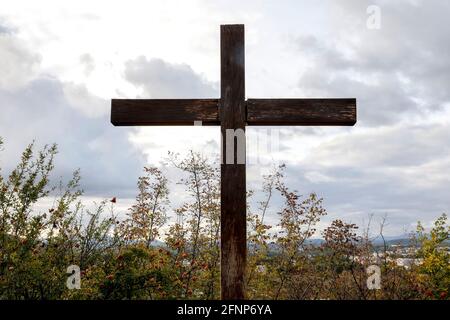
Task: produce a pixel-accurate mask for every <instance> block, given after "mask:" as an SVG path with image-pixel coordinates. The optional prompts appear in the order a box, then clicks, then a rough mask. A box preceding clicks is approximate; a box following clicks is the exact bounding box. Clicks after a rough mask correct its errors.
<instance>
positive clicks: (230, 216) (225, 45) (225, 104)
mask: <svg viewBox="0 0 450 320" xmlns="http://www.w3.org/2000/svg"><path fill="white" fill-rule="evenodd" d="M220 40H221V41H220V56H221V100H220V106H219V110H220V123H221V131H222V139H223V140H222V141H223V142H222V165H221V294H222V299H224V300H230V299H244V298H245V295H244V292H245V285H244V283H245V282H244V274H245V265H246V258H247V240H246V237H247V232H246V230H247V229H246V228H247V215H246V209H247V206H246V196H247V195H246V185H245V184H246V179H245V164H238V163H237V143H236V144H235V146H234V164H227V163H226V145H227V139H226V133H225V130H226V129H233V130H236V129H242V130H245V121H246V119H245V70H244V68H245V67H244V64H245V61H244V56H245V55H244V25H222V26H221V28H220ZM244 147H245V146H244Z"/></svg>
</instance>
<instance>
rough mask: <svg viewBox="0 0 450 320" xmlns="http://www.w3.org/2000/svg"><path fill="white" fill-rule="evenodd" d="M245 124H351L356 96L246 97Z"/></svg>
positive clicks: (354, 121)
mask: <svg viewBox="0 0 450 320" xmlns="http://www.w3.org/2000/svg"><path fill="white" fill-rule="evenodd" d="M247 123H248V124H249V125H254V126H255V125H256V126H257V125H260V126H295V125H299V126H312V125H317V126H353V125H354V124H355V123H356V99H248V100H247Z"/></svg>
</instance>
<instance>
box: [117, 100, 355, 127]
mask: <svg viewBox="0 0 450 320" xmlns="http://www.w3.org/2000/svg"><path fill="white" fill-rule="evenodd" d="M219 102H220V99H113V100H112V103H111V122H112V124H113V125H115V126H167V125H172V126H176V125H178V126H183V125H186V126H189V125H190V126H192V125H194V121H202V125H220V119H219ZM245 105H246V123H247V125H251V126H308V125H311V126H312V125H317V126H352V125H354V124H355V123H356V99H248V100H247V101H246V102H245Z"/></svg>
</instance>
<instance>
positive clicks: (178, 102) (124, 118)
mask: <svg viewBox="0 0 450 320" xmlns="http://www.w3.org/2000/svg"><path fill="white" fill-rule="evenodd" d="M218 104H219V100H218V99H113V100H111V123H112V124H113V125H115V126H167V125H171V126H174V125H191V126H192V125H194V121H202V125H219V110H218Z"/></svg>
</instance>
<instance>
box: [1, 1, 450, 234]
mask: <svg viewBox="0 0 450 320" xmlns="http://www.w3.org/2000/svg"><path fill="white" fill-rule="evenodd" d="M371 5H375V6H377V7H376V8H379V10H380V14H381V15H380V17H381V20H380V21H379V22H380V24H379V27H380V28H373V27H374V25H373V24H370V23H369V27H368V25H367V22H368V19H373V18H374V17H375V16H374V15H373V12H374V11H372V9H373V8H374V7H370V8H372V9H370V8H369V6H371ZM368 8H369V13H368V11H367V9H368ZM449 16H450V2H449V1H442V0H440V1H439V0H436V1H431V0H426V1H425V0H424V1H420V0H403V1H375V0H372V1H365V0H340V1H338V0H333V1H320V3H319V1H313V0H310V1H306V0H302V1H300V0H295V1H294V0H293V1H262V0H259V1H257V0H250V1H234V0H232V1H229V0H227V1H211V0H197V1H186V0H185V1H167V0H162V1H155V0H152V1H132V0H128V1H114V2H113V1H93V0H89V1H81V0H77V1H70V2H68V1H64V2H63V1H47V0H41V1H20V0H15V1H6V0H0V136H2V137H3V138H4V140H5V145H4V150H3V151H2V152H1V157H0V161H1V167H2V168H4V169H3V174H5V173H7V172H8V170H10V169H11V168H12V167H13V166H14V165H15V164H16V163H17V161H18V159H19V156H20V152H21V151H22V150H23V148H24V147H25V146H26V145H27V144H28V143H29V142H31V141H32V140H33V139H36V142H37V145H38V146H42V145H44V144H46V143H53V142H56V143H57V144H58V145H59V150H60V154H59V155H58V158H57V162H56V173H55V176H56V177H62V178H63V180H67V179H68V178H69V177H70V175H71V172H72V171H73V170H75V169H76V168H81V171H82V176H83V180H82V184H83V188H84V190H85V195H86V199H87V200H89V201H90V200H95V199H100V198H110V197H113V196H116V197H118V199H119V204H120V205H121V206H122V207H120V208H125V207H126V206H127V205H129V204H130V203H131V202H132V199H133V197H134V195H135V193H136V187H135V184H136V181H137V177H138V176H139V174H140V172H141V170H142V167H143V166H144V165H150V164H152V165H157V164H158V163H159V162H160V161H161V160H163V159H164V157H165V155H166V154H167V151H169V150H171V151H175V152H180V153H183V152H186V151H187V150H189V149H194V150H197V151H201V152H203V153H205V154H206V155H208V156H211V157H212V156H213V155H214V154H217V153H218V152H219V141H220V140H219V129H218V128H214V127H209V128H194V127H176V128H148V127H147V128H114V127H113V126H112V125H111V124H110V122H109V112H110V99H111V98H196V97H199V98H205V97H212V98H214V97H218V96H219V81H220V69H219V26H220V24H224V23H242V24H245V36H246V90H247V91H246V96H247V97H252V98H270V97H278V98H282V97H285V98H287V97H356V98H357V101H358V123H357V125H356V126H355V127H346V128H338V127H333V128H329V127H328V128H326V127H298V128H294V127H284V128H283V129H282V130H280V131H276V132H275V131H274V130H273V128H271V129H270V128H260V129H255V128H249V129H248V135H249V136H250V137H249V140H250V142H249V155H248V156H249V158H250V159H251V160H253V161H251V162H252V164H251V165H249V166H248V178H247V179H248V186H249V187H250V188H258V187H259V184H260V181H261V175H262V174H263V173H264V172H265V171H266V170H267V168H268V167H270V162H277V163H281V162H285V163H286V164H287V177H288V184H289V186H290V187H291V188H293V189H298V190H299V191H300V193H302V194H306V193H309V192H313V191H314V192H317V193H318V194H319V195H320V196H322V197H324V199H325V206H326V208H327V209H328V211H329V215H330V217H329V218H328V220H327V221H329V220H331V219H332V218H338V217H339V218H342V219H345V220H347V221H350V222H354V223H358V224H361V223H362V222H363V221H364V220H367V216H368V215H369V214H372V213H373V214H375V216H376V217H377V218H378V219H379V218H380V217H382V216H384V215H385V214H387V215H388V220H389V225H388V227H387V232H388V234H390V235H396V234H402V233H404V231H405V230H411V229H412V228H414V225H415V223H416V221H417V220H422V221H424V222H425V223H426V224H429V223H430V222H431V221H432V220H433V219H435V218H436V217H437V216H438V215H440V214H441V213H442V212H449V211H450V210H449V209H450V197H449V190H450V174H449V171H450V170H449V169H450V147H449V137H450V126H449V124H450V90H449V88H450V41H449V39H450V27H449V23H448V17H449ZM369 22H373V20H369ZM255 137H257V138H258V139H256V138H255ZM274 137H275V138H276V137H279V144H278V146H277V148H273V150H265V148H264V144H265V143H266V142H267V141H269V140H270V139H273V138H274ZM256 140H257V141H258V143H256V142H254V141H256ZM252 141H253V142H252ZM261 146H262V147H261ZM168 170H169V171H170V170H171V169H170V168H169V169H168ZM171 176H172V177H173V176H175V175H174V174H173V173H172V174H171ZM175 192H177V193H180V190H178V191H175ZM176 198H177V199H178V200H179V199H180V198H179V197H176ZM175 202H176V201H175ZM276 207H277V206H276V205H274V207H273V208H272V209H273V210H272V213H271V215H270V219H271V220H272V222H275V221H276Z"/></svg>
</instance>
